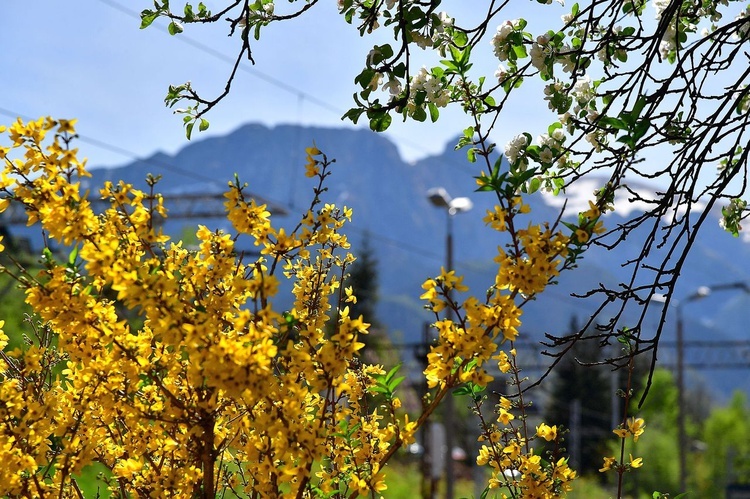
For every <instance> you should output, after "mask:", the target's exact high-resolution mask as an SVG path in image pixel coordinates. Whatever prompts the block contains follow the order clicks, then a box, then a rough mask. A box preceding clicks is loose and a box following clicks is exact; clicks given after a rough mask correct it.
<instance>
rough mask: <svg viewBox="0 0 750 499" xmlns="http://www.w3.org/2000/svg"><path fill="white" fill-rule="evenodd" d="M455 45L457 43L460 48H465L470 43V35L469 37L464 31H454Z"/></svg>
mask: <svg viewBox="0 0 750 499" xmlns="http://www.w3.org/2000/svg"><path fill="white" fill-rule="evenodd" d="M453 43H455V44H456V45H458V46H459V47H463V46H465V45H466V44H467V43H469V35H467V34H466V32H465V31H463V30H460V29H456V30H454V31H453Z"/></svg>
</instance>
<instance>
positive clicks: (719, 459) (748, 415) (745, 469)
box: [696, 391, 750, 497]
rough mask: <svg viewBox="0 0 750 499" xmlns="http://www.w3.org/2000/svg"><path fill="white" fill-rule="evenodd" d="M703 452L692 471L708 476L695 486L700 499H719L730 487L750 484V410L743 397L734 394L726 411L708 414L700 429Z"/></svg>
mask: <svg viewBox="0 0 750 499" xmlns="http://www.w3.org/2000/svg"><path fill="white" fill-rule="evenodd" d="M703 441H704V442H705V443H706V444H707V449H706V451H705V452H703V453H702V454H701V456H699V457H700V458H701V459H702V460H703V462H702V463H700V464H701V465H700V466H698V467H697V468H696V469H701V468H703V469H706V470H707V471H708V476H707V477H705V478H707V479H706V480H704V481H702V482H701V483H700V484H698V485H699V490H700V492H699V493H700V495H701V497H720V496H722V495H723V494H724V489H725V487H726V486H727V485H729V484H730V483H743V484H748V483H750V406H749V405H748V400H747V395H745V394H744V393H742V392H739V391H738V392H735V393H734V395H733V396H732V399H731V400H730V402H729V404H728V405H727V406H726V407H721V408H717V409H714V410H713V411H711V414H710V415H709V417H708V419H707V420H706V422H705V426H704V429H703Z"/></svg>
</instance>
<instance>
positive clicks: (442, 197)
mask: <svg viewBox="0 0 750 499" xmlns="http://www.w3.org/2000/svg"><path fill="white" fill-rule="evenodd" d="M427 199H429V200H430V202H431V203H432V204H433V205H434V206H436V207H438V208H444V209H445V210H446V213H447V214H448V217H447V219H446V220H447V222H446V223H447V227H446V233H445V270H446V272H450V271H451V270H453V216H454V215H456V213H465V212H467V211H469V210H470V209H471V208H472V206H474V204H473V203H472V202H471V199H469V198H466V197H460V198H452V197H451V196H450V195H449V194H448V192H447V191H446V190H445V189H444V188H443V187H433V188H432V189H430V190H428V191H427ZM447 318H448V320H450V319H452V318H453V309H452V308H451V307H448V309H447ZM453 409H454V408H453V397H451V396H448V397H446V399H445V404H444V409H443V410H444V411H445V412H444V416H443V417H444V421H443V423H444V424H445V428H446V432H445V436H446V438H445V444H446V445H445V446H446V456H445V457H446V459H445V475H446V480H445V497H446V499H453V489H454V485H455V477H454V473H453V455H452V454H453V420H454V414H453V413H454V410H453Z"/></svg>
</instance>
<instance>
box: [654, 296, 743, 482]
mask: <svg viewBox="0 0 750 499" xmlns="http://www.w3.org/2000/svg"><path fill="white" fill-rule="evenodd" d="M731 289H741V290H743V291H744V292H745V293H750V286H748V284H747V283H745V282H734V283H731V284H717V285H715V286H700V287H699V288H698V289H696V290H695V291H694V292H693V293H692V294H690V295H688V296H687V297H686V298H683V299H682V300H675V302H674V307H675V309H676V315H677V331H676V333H677V338H676V340H677V445H678V454H679V458H678V459H679V473H680V489H679V490H680V492H685V491H686V489H687V450H688V445H687V444H688V442H687V434H686V432H685V412H686V410H685V334H684V333H685V320H684V317H683V307H684V306H685V305H686V304H688V303H690V302H694V301H697V300H701V299H703V298H705V297H707V296H709V295H710V294H711V293H713V292H714V291H725V290H731ZM656 301H661V302H663V301H666V300H665V298H664V297H659V299H657V300H656Z"/></svg>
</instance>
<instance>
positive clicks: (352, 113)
mask: <svg viewBox="0 0 750 499" xmlns="http://www.w3.org/2000/svg"><path fill="white" fill-rule="evenodd" d="M364 112H365V111H364V109H360V108H358V107H354V108H352V109H350V110H348V111H347V112H346V113H344V116H342V117H341V119H342V120H345V119H347V120H351V121H352V123H354V124H355V125H356V124H357V121H359V118H360V116H362V113H364Z"/></svg>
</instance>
